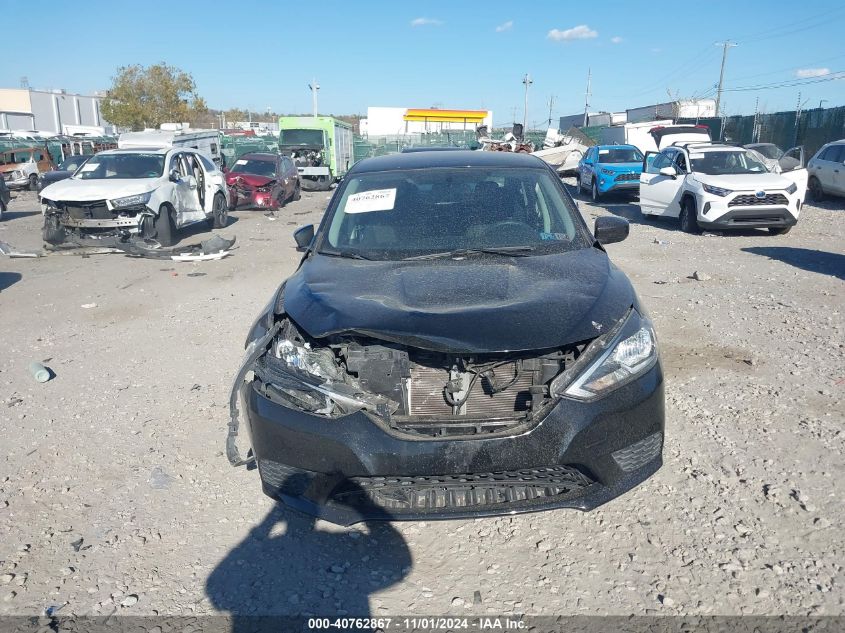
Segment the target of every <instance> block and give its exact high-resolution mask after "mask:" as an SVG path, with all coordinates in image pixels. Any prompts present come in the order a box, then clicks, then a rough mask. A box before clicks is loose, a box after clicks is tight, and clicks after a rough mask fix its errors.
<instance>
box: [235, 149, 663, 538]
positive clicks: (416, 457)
mask: <svg viewBox="0 0 845 633" xmlns="http://www.w3.org/2000/svg"><path fill="white" fill-rule="evenodd" d="M627 230H628V225H627V223H626V222H625V221H624V220H621V219H619V218H603V219H601V221H600V222H597V226H596V235H595V237H594V236H593V235H591V234H590V232H589V231H588V229H587V227H586V226H585V225H584V223H583V221H582V220H581V218H580V216H579V215H578V212H577V209H576V207H575V204H574V202H573V201H572V199H571V197H569V195H568V194H567V193H566V192H565V190H564V189H563V186H562V185H561V184H560V181H559V178H557V176H556V175H555V173H554V172H553V171H552V170H551V169H550V168H549V167H548V166H547V165H546V164H545V163H543V162H542V161H540V160H539V159H536V158H533V157H529V156H523V155H514V154H501V153H493V152H490V153H482V152H420V153H412V154H403V155H397V156H392V157H383V158H377V159H370V160H366V161H362V162H361V163H359V164H358V165H356V166H355V167H354V168H353V169H352V170H351V171H350V173H349V174H348V175H347V178H345V179H344V181H343V183H342V184H341V186H340V187H339V189H338V190H337V192H336V193H335V195H334V196H333V198H332V201H331V203H330V205H329V208H328V210H327V212H326V215H325V217H324V219H323V221H322V223H321V225H320V227H319V230H317V231H316V233H315V232H314V230H313V227H304V228H303V229H300V230H299V231H298V232H297V234H296V238H297V243H298V244H299V246H300V248H301V249H303V250H304V251H305V256H304V258H303V261H302V264H301V266H300V268H299V270H298V271H297V272H296V273H295V274H294V275H293V276H292V277H291V278H290V279H288V280H287V281H286V282H285V283H284V284H283V285H282V287H281V288H280V290H279V291H278V293H277V294H276V296H275V297H274V298H273V300H272V301H271V302H270V304H269V305H268V307H267V308H266V310H265V311H264V312H263V313H262V315H261V316H260V317H259V319H258V320H257V322H256V324H255V325H254V327H253V329H252V331H251V333H250V336H249V341H248V351H247V358H246V360H245V362H244V363H243V365H242V367H241V371H240V372H239V374H238V376H237V377H236V380H235V385H234V389H233V394H232V401H231V405H232V414H233V415H232V422H231V425H230V435H229V441H228V443H227V451H228V456H229V459H230V461H232V462H233V463H239V462H241V461H242V460H241V459H240V455H239V451H238V449H237V447H236V445H235V437H236V435H237V432H238V402H239V396H240V398H241V399H243V401H244V403H245V407H244V408H245V418H246V426H247V428H248V430H249V435H250V438H251V442H252V450H253V454H254V457H255V459H256V461H257V464H258V469H259V472H260V474H261V479H262V485H263V488H264V491H265V492H266V493H267V494H269V495H271V496H273V497H275V498H279V499H282V500H284V501H285V502H286V503H288V504H290V505H293V506H294V507H297V508H299V509H301V510H304V511H306V512H309V513H312V514H316V515H319V516H322V517H324V518H327V519H329V520H332V521H336V522H339V523H353V522H355V521H360V520H367V519H399V518H419V517H431V518H450V517H458V516H476V515H490V514H501V513H513V512H527V511H534V510H540V509H547V508H555V507H575V508H581V509H589V508H593V507H595V506H597V505H599V504H601V503H603V502H605V501H607V500H609V499H611V498H613V497H615V496H617V495H619V494H621V493H622V492H624V491H625V490H628V489H629V488H631V487H632V486H634V485H636V484H637V483H638V482H640V481H642V480H643V479H645V478H646V477H648V476H649V475H650V474H652V473H653V472H654V471H656V470H657V468H659V466H660V463H661V461H660V460H661V449H662V441H663V387H662V383H663V378H662V373H661V369H660V364H659V360H658V356H657V349H656V342H655V339H654V335H653V330H652V328H651V324H650V322H649V321H648V319H647V317H646V316H645V314H644V310H643V309H642V306H641V305H640V303H639V300H638V299H637V297H636V295H635V293H634V291H633V288H632V287H631V284H630V282H629V281H628V279H627V278H626V277H625V275H624V274H623V273H622V272H621V271H619V270H618V269H617V268H616V267H615V266H613V265H612V264H611V263H610V261H609V259H608V257H607V254H606V252H605V251H604V250H603V248H602V246H601V243H600V242H601V241H603V242H605V243H609V242H613V241H619V240H620V239H624V237H625V236H626V235H627ZM597 240H598V241H597ZM250 375H251V379H250V378H249V376H250Z"/></svg>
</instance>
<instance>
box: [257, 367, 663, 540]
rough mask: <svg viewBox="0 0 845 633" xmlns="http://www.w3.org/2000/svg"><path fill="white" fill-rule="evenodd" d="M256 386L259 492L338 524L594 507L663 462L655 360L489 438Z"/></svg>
mask: <svg viewBox="0 0 845 633" xmlns="http://www.w3.org/2000/svg"><path fill="white" fill-rule="evenodd" d="M255 385H256V383H255V382H253V383H244V385H243V386H242V387H241V396H242V397H243V399H244V401H245V403H246V409H245V413H246V421H247V427H248V430H249V433H250V437H251V440H252V447H253V453H254V455H255V458H256V462H257V464H258V469H259V473H260V476H261V482H262V487H263V490H264V492H265V493H266V494H267V495H269V496H271V497H273V498H276V499H279V500H281V501H283V502H285V503H286V504H288V505H290V506H291V507H293V508H296V509H298V510H300V511H302V512H305V513H307V514H311V515H314V516H318V517H320V518H323V519H326V520H328V521H332V522H334V523H339V524H343V525H350V524H352V523H357V522H359V521H367V520H396V519H407V520H411V519H450V518H466V517H478V516H494V515H501V514H515V513H522V512H534V511H539V510H547V509H552V508H577V509H580V510H591V509H593V508H595V507H597V506H599V505H601V504H603V503H606V502H607V501H609V500H611V499H613V498H615V497H617V496H619V495H621V494H623V493H624V492H626V491H628V490H630V489H631V488H633V487H634V486H636V485H637V484H639V483H640V482H642V481H644V480H645V479H647V478H648V477H649V476H650V475H652V474H653V473H654V472H656V471H657V470H658V469H659V468H660V466H661V464H662V445H663V429H664V398H663V374H662V370H661V367H660V364H659V363H657V364H656V365H655V366H654V367H653V368H652V369H650V370H649V371H648V372H646V373H645V374H644V375H643V376H641V377H640V378H639V379H637V380H636V381H634V382H632V383H629V384H627V385H625V386H623V387H621V388H619V389H617V390H616V391H614V392H612V393H611V394H609V395H608V396H606V397H604V398H602V399H600V400H597V401H595V402H591V403H587V402H579V401H575V400H569V399H562V400H560V401H559V402H558V403H556V404H555V405H554V406H553V408H552V409H551V410H550V411H549V412H548V413H547V414H546V416H545V417H544V418H543V419H542V420H541V421H540V422H538V423H536V424H535V425H534V426H533V427H532V428H530V429H529V430H527V431H523V432H521V434H519V435H514V436H506V437H492V438H485V437H479V438H468V439H448V440H439V439H428V438H426V439H420V437H419V436H409V435H407V434H403V433H402V432H401V431H397V430H395V429H392V428H389V427H388V426H387V425H386V424H385V423H383V422H382V421H380V420H379V421H377V420H375V419H374V418H371V417H370V416H369V415H367V414H365V413H363V412H357V413H353V414H351V415H348V416H345V417H342V418H339V419H327V418H324V417H321V416H316V415H311V414H308V413H304V412H301V411H297V410H293V409H290V408H287V407H284V406H282V405H280V404H277V403H275V402H272V401H271V400H269V399H267V398H266V397H264V396H263V395H261V394H260V393H258V391H257V390H256V388H255Z"/></svg>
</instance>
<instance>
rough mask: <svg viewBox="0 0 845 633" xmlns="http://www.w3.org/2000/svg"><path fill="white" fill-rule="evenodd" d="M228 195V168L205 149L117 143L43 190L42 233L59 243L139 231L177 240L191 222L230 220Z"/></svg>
mask: <svg viewBox="0 0 845 633" xmlns="http://www.w3.org/2000/svg"><path fill="white" fill-rule="evenodd" d="M228 196H229V193H228V190H227V188H226V179H225V176H224V175H223V173H222V172H221V171H220V170H218V169H217V167H216V166H215V165H214V163H213V162H212V161H211V160H210V159H209V158H207V157H206V156H204V155H203V154H201V153H200V152H196V151H192V150H186V149H173V148H165V149H149V150H146V149H131V150H121V149H117V150H109V151H105V152H101V153H99V154H97V155H95V156H93V157H92V158H91V159H89V160H88V161H87V162H86V163H85V164H84V165H82V166H81V167H80V168H79V169H77V170H76V172H75V173H74V174H73V176H71V177H70V178H67V179H65V180H62V181H60V182H57V183H55V184H52V185H50V186H48V187H45V188H44V189H43V190H42V191H41V194H40V198H41V210H42V212H43V213H44V228H43V231H42V235H43V238H44V241H45V242H47V243H49V244H54V245H55V244H61V243H63V242H67V241H71V242H75V243H77V244H83V245H90V244H102V245H107V244H108V243H109V242H113V241H126V240H127V239H129V238H130V237H133V236H137V237H141V238H144V239H148V238H149V239H155V240H157V241H158V242H159V243H160V244H161V245H162V246H170V245H172V244H174V243H175V242H176V241H178V240H177V237H176V233H177V232H178V231H179V230H180V229H181V228H183V227H185V226H188V225H191V224H195V223H197V222H207V223H208V224H209V226H211V227H213V228H222V227H224V226H226V222H227V220H228V208H229V199H228Z"/></svg>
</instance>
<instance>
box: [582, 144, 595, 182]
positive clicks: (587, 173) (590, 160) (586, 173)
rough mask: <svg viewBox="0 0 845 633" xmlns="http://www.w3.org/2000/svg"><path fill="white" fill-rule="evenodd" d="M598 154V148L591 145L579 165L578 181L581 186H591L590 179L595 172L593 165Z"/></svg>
mask: <svg viewBox="0 0 845 633" xmlns="http://www.w3.org/2000/svg"><path fill="white" fill-rule="evenodd" d="M596 156H597V150H596V148H595V147H591V148H590V149H588V150H587V153H586V155H585V156H584V158H583V159H582V160H581V164H580V165H579V169H578V182H579V184H580V186H581V187H586V186H589V184H590V179H591V178H592V174H593V165H595V162H596Z"/></svg>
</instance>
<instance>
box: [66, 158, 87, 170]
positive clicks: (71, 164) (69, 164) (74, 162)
mask: <svg viewBox="0 0 845 633" xmlns="http://www.w3.org/2000/svg"><path fill="white" fill-rule="evenodd" d="M89 158H90V156H71V157H70V158H66V159H65V160H64V161H63V162H62V164H61V165H59V171H76V170H77V169H79V166H80V165H81V164H82V163H84V162H85V161H86V160H88V159H89Z"/></svg>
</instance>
